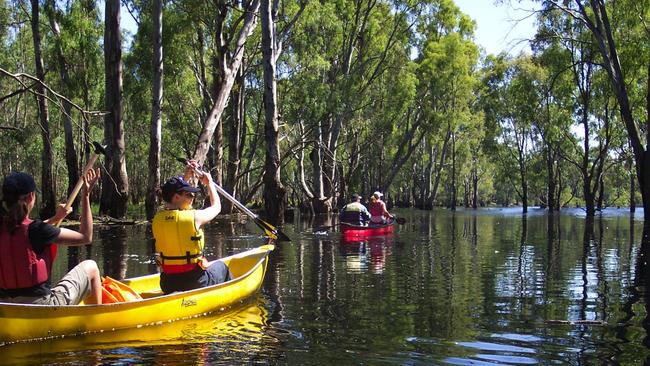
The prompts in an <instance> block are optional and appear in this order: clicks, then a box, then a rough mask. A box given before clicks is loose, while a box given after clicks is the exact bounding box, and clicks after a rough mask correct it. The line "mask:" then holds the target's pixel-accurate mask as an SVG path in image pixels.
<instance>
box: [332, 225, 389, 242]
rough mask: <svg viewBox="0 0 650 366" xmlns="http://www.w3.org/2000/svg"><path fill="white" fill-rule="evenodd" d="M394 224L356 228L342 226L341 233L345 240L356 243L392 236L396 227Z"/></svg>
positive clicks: (353, 226) (354, 226)
mask: <svg viewBox="0 0 650 366" xmlns="http://www.w3.org/2000/svg"><path fill="white" fill-rule="evenodd" d="M394 224H395V223H394V222H391V223H389V224H386V225H381V226H375V227H371V226H356V225H348V224H341V233H342V234H343V239H344V240H349V241H354V240H358V239H363V238H369V237H373V236H384V235H391V234H392V233H393V229H394V227H395V225H394Z"/></svg>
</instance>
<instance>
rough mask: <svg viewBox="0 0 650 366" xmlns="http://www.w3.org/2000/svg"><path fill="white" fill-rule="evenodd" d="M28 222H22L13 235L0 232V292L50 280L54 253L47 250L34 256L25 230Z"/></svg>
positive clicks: (34, 253)
mask: <svg viewBox="0 0 650 366" xmlns="http://www.w3.org/2000/svg"><path fill="white" fill-rule="evenodd" d="M31 222H32V220H30V219H29V218H25V220H23V222H22V223H21V224H20V225H19V226H18V227H17V228H16V230H15V231H14V233H13V235H12V234H9V231H7V230H6V229H2V230H0V288H2V289H5V290H10V289H20V288H30V287H33V286H36V285H40V284H41V283H43V282H45V281H47V280H48V279H49V278H50V273H51V270H52V262H53V261H54V255H55V254H54V251H53V250H51V249H50V248H51V247H56V245H51V246H50V248H46V249H45V250H44V251H43V253H41V254H36V252H34V249H33V248H32V243H31V242H30V241H29V235H28V229H29V224H30V223H31Z"/></svg>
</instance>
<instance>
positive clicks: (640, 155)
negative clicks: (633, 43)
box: [552, 0, 650, 221]
mask: <svg viewBox="0 0 650 366" xmlns="http://www.w3.org/2000/svg"><path fill="white" fill-rule="evenodd" d="M589 4H590V5H591V9H589V8H587V7H585V6H583V5H582V4H579V5H580V6H579V7H578V8H577V11H578V12H579V14H580V17H579V18H578V19H580V21H582V22H583V23H584V24H585V25H586V26H587V27H588V28H589V30H590V31H591V34H592V35H593V36H594V39H595V41H596V44H597V45H598V50H599V51H600V54H601V56H602V57H603V67H604V68H605V70H607V74H608V76H609V79H610V82H611V84H612V87H613V89H614V94H615V95H616V100H617V101H618V106H619V110H620V113H621V117H622V119H623V122H624V123H625V129H626V130H627V133H628V138H629V140H630V144H631V145H632V150H633V152H634V161H635V163H636V173H637V178H638V180H639V189H640V190H641V197H642V199H643V208H644V218H645V220H646V221H647V220H650V154H649V153H648V151H647V150H646V149H645V148H644V146H643V142H642V140H641V136H640V133H639V129H638V127H637V124H636V121H635V119H634V115H633V113H632V107H631V103H630V99H629V96H628V91H627V84H626V83H625V77H624V75H623V68H622V67H621V62H620V60H619V57H618V48H617V45H616V42H615V41H614V33H613V30H612V28H613V27H612V25H611V24H610V20H609V15H608V14H607V7H606V4H605V1H604V0H589ZM552 6H556V7H559V5H557V4H555V3H552ZM560 9H561V10H563V8H560ZM571 16H573V14H571ZM615 26H616V25H614V27H615ZM647 65H648V66H647V69H648V71H650V62H648V64H647ZM647 77H648V80H647V81H646V85H645V86H646V93H647V95H646V113H647V114H648V115H647V118H646V126H645V129H644V130H645V133H646V139H645V140H646V141H650V87H648V86H650V72H648V76H647Z"/></svg>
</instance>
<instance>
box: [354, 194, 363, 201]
mask: <svg viewBox="0 0 650 366" xmlns="http://www.w3.org/2000/svg"><path fill="white" fill-rule="evenodd" d="M360 199H361V196H359V194H357V193H354V194H353V195H352V200H353V201H356V200H360Z"/></svg>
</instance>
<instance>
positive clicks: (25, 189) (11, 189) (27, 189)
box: [2, 172, 40, 201]
mask: <svg viewBox="0 0 650 366" xmlns="http://www.w3.org/2000/svg"><path fill="white" fill-rule="evenodd" d="M34 191H39V190H38V188H36V182H35V181H34V178H33V177H32V176H31V175H29V174H27V173H22V172H13V173H11V174H9V175H8V176H6V177H5V180H4V182H3V183H2V196H3V197H4V198H3V199H4V200H5V201H7V199H10V200H11V199H15V200H17V199H18V197H20V196H22V195H25V194H27V193H31V192H34ZM39 192H40V191H39Z"/></svg>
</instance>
